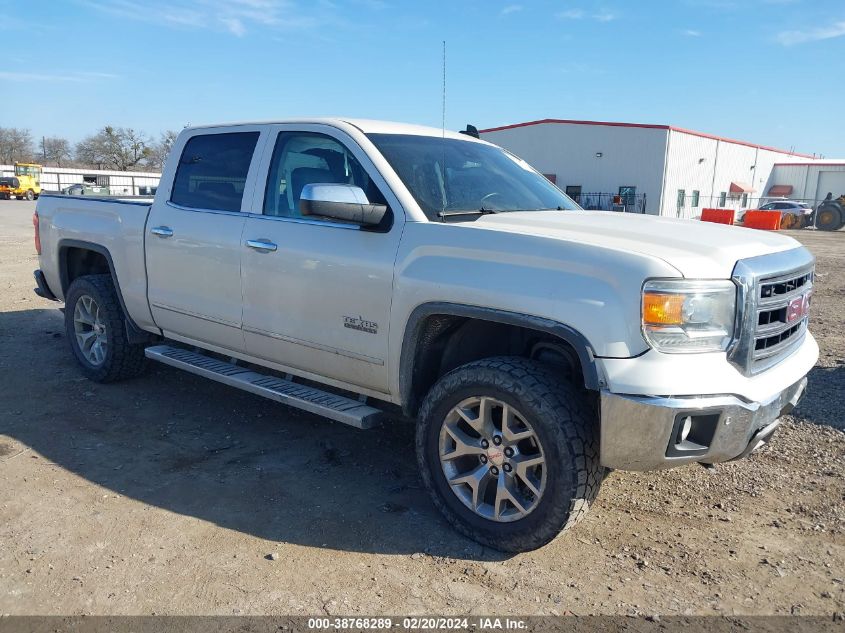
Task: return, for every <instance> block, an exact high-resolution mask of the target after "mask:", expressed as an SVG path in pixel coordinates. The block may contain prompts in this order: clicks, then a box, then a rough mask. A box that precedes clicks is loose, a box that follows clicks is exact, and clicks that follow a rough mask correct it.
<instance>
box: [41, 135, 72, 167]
mask: <svg viewBox="0 0 845 633" xmlns="http://www.w3.org/2000/svg"><path fill="white" fill-rule="evenodd" d="M71 155H72V153H71V150H70V143H69V142H68V140H67V139H66V138H61V137H59V136H48V137H42V139H41V156H42V159H43V160H44V162H45V163H55V165H56V167H62V166H63V165H67V163H68V161H69V160H70V159H71Z"/></svg>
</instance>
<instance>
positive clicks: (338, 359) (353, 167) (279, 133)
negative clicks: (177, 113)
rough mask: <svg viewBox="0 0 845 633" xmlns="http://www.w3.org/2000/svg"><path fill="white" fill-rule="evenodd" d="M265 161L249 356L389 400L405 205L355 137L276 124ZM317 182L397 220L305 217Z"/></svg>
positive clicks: (252, 231)
mask: <svg viewBox="0 0 845 633" xmlns="http://www.w3.org/2000/svg"><path fill="white" fill-rule="evenodd" d="M262 163H263V165H265V166H264V167H263V168H262V169H261V174H262V176H261V182H260V183H258V185H257V186H256V191H255V202H254V206H253V210H252V213H251V214H250V216H249V218H248V219H247V221H246V226H245V229H244V236H243V238H244V239H243V243H244V249H243V258H242V260H241V261H242V275H243V295H244V296H243V300H244V304H243V305H244V318H243V327H244V338H245V341H246V349H247V352H248V353H249V354H251V355H254V356H257V357H260V358H263V359H266V360H269V361H272V362H274V363H277V364H279V365H282V366H283V367H285V368H290V369H292V370H294V371H296V370H300V371H302V372H306V373H308V374H313V375H315V376H319V377H321V378H329V379H334V380H336V381H339V382H341V383H346V384H350V385H356V386H359V387H364V388H367V389H371V390H374V391H379V392H382V393H386V392H387V388H388V387H387V384H388V380H387V349H388V345H387V339H388V323H389V319H390V304H391V298H392V292H393V266H394V261H395V259H396V252H397V250H398V248H399V240H400V238H401V235H402V229H403V226H404V222H405V216H404V212H403V210H402V207H401V206H400V205H399V202H398V200H397V199H396V198H395V196H394V195H393V193H392V191H390V190H389V188H388V187H387V184H386V183H385V181H384V179H383V178H382V176H381V174H380V173H379V172H378V170H377V169H376V168H375V166H374V165H373V164H372V163H371V161H370V159H369V157H368V156H367V155H366V153H365V152H364V151H363V150H362V149H361V147H360V146H359V145H358V144H357V143H356V142H355V140H354V139H352V138H351V137H349V136H348V135H346V134H345V133H344V132H342V131H340V130H337V129H335V128H332V127H330V126H325V125H301V126H293V125H281V126H275V127H274V128H272V134H271V135H270V136H269V137H268V140H267V144H266V148H265V150H264V159H263V161H262ZM265 178H266V181H265ZM315 183H342V184H351V185H356V186H359V187H361V188H362V189H363V190H364V192H365V193H366V195H367V198H368V199H369V201H370V202H373V203H379V204H387V205H388V207H389V211H388V214H390V215H391V216H392V217H391V222H390V223H386V224H385V226H384V227H382V228H381V229H378V230H373V229H365V228H363V227H361V226H359V225H357V224H351V223H340V222H333V221H331V220H328V219H319V218H318V217H317V216H308V217H302V215H301V214H300V213H299V196H300V194H301V192H302V188H303V187H304V186H305V185H306V184H315Z"/></svg>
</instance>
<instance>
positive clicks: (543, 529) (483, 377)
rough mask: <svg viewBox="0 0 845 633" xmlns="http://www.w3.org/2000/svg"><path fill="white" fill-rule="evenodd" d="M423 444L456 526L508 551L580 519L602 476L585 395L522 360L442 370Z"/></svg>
mask: <svg viewBox="0 0 845 633" xmlns="http://www.w3.org/2000/svg"><path fill="white" fill-rule="evenodd" d="M416 447H417V461H418V464H419V466H420V470H421V473H422V479H423V482H424V483H425V486H426V488H427V489H428V491H429V492H430V494H431V495H432V498H433V500H434V504H435V505H436V506H437V508H438V509H439V510H440V511H441V512H442V513H443V515H444V516H445V517H446V519H447V520H448V521H449V523H450V524H451V525H452V526H453V527H455V528H456V529H457V530H458V531H459V532H461V533H463V534H465V535H466V536H468V537H470V538H471V539H473V540H475V541H478V542H479V543H482V544H484V545H487V546H490V547H493V548H495V549H498V550H502V551H508V552H522V551H528V550H533V549H536V548H538V547H541V546H543V545H545V544H546V543H548V542H550V541H552V540H553V539H554V538H555V537H556V536H557V535H558V534H560V533H561V532H562V531H563V530H566V529H568V528H570V527H571V526H573V525H574V524H575V523H577V522H578V521H579V520H580V519H581V518H582V517H583V516H584V515H585V514H586V512H587V510H588V509H589V506H590V504H591V503H592V502H593V500H594V499H595V497H596V495H597V494H598V490H599V487H600V485H601V481H602V478H603V474H604V469H603V468H602V467H601V465H600V463H599V454H598V437H597V420H596V419H595V413H594V409H593V407H591V406H590V402H589V399H588V396H587V394H586V393H584V392H582V391H580V390H579V389H577V388H576V387H575V386H573V385H571V384H569V383H567V382H566V380H565V378H563V377H561V376H559V375H556V374H555V373H553V372H552V371H551V370H550V369H549V368H546V367H545V366H543V365H541V364H539V363H537V362H534V361H530V360H527V359H522V358H513V357H500V358H491V359H486V360H482V361H477V362H474V363H469V364H467V365H463V366H462V367H459V368H457V369H455V370H453V371H452V372H450V373H448V374H447V375H445V376H443V377H442V378H441V379H440V380H439V381H438V382H437V383H436V384H435V385H434V387H432V389H431V391H430V392H429V393H428V395H427V396H426V398H425V401H424V402H423V405H422V408H421V411H420V419H419V424H418V427H417V434H416Z"/></svg>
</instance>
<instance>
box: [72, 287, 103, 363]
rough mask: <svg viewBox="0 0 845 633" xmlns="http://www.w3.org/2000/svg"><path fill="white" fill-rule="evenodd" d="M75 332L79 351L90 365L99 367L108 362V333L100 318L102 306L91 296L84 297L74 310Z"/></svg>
mask: <svg viewBox="0 0 845 633" xmlns="http://www.w3.org/2000/svg"><path fill="white" fill-rule="evenodd" d="M73 330H74V333H75V334H76V343H77V345H78V346H79V351H80V352H82V355H83V356H84V357H85V360H87V361H88V362H89V363H91V364H92V365H94V366H95V367H99V366H100V365H102V364H103V362H105V360H106V351H107V350H108V335H107V334H108V333H107V331H106V324H105V322H104V321H103V320H102V318H101V316H100V306H99V304H98V303H97V302H96V301H95V300H94V298H93V297H92V296H90V295H82V296H81V297H79V299H78V300H77V302H76V306H75V307H74V309H73Z"/></svg>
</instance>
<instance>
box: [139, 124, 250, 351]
mask: <svg viewBox="0 0 845 633" xmlns="http://www.w3.org/2000/svg"><path fill="white" fill-rule="evenodd" d="M258 138H259V132H258V131H257V130H255V129H253V130H248V131H242V132H241V131H239V132H227V133H212V134H204V133H203V134H197V135H195V136H192V137H190V138H189V139H188V140H187V142H186V143H185V145H184V149H183V150H182V152H181V154H180V159H179V165H178V167H177V169H176V176H175V179H174V181H173V187H172V190H171V192H170V195H169V196H164V195H163V196H161V197H162V198H165V197H167V198H169V199H167V200H166V201H159V199H158V198H157V201H156V203H155V204H154V205H153V207H152V209H151V210H150V217H149V219H148V221H147V228H146V231H147V233H146V235H145V238H144V241H145V245H146V246H145V248H146V256H147V279H148V297H149V301H150V309H151V311H152V315H153V319H154V320H155V322H156V325H158V327H160V328H161V329H162V330H163V331H164V333H165V335H167V336H170V337H173V338H177V339H189V340H191V341H197V342H201V343H206V344H211V345H213V346H217V347H222V348H225V349H228V350H234V351H242V350H243V347H244V343H243V332H242V330H241V270H240V267H241V255H242V248H241V236H242V233H243V229H244V224H245V221H246V213H243V212H242V205H243V204H244V203H243V200H244V198H245V197H248V196H245V195H244V193H245V191H248V183H249V182H250V174H249V171H250V165H251V163H252V158H253V155H254V154H255V149H256V146H257V141H258ZM174 151H178V148H175V149H174ZM256 163H257V161H256ZM163 193H166V192H163ZM249 193H251V191H249ZM250 199H251V198H250Z"/></svg>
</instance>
